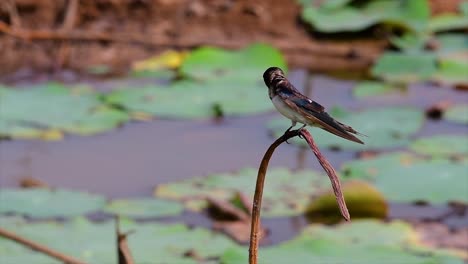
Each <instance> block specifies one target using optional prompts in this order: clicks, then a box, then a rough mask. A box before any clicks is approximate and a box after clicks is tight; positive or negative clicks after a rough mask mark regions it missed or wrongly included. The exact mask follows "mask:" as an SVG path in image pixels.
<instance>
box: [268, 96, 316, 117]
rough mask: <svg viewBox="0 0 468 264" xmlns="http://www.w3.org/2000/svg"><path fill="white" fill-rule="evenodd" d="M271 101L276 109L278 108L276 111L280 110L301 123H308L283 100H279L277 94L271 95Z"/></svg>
mask: <svg viewBox="0 0 468 264" xmlns="http://www.w3.org/2000/svg"><path fill="white" fill-rule="evenodd" d="M271 101H272V102H273V105H274V106H275V108H276V110H278V112H280V113H281V114H282V115H283V116H285V117H287V118H289V119H291V120H292V121H295V122H299V123H302V124H307V123H308V122H307V120H306V119H305V118H304V117H303V116H302V115H300V114H299V113H296V112H295V111H293V110H292V109H291V108H290V107H289V106H288V105H287V104H285V103H284V102H283V100H281V98H280V97H279V96H275V97H273V98H272V99H271Z"/></svg>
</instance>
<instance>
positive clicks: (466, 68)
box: [432, 56, 468, 85]
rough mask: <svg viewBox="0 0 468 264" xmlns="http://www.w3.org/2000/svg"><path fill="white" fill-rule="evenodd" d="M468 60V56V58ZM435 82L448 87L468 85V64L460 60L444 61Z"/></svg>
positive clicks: (440, 63)
mask: <svg viewBox="0 0 468 264" xmlns="http://www.w3.org/2000/svg"><path fill="white" fill-rule="evenodd" d="M466 58H467V59H468V56H467V57H466ZM438 64H439V68H438V70H437V71H436V72H435V73H434V76H433V77H432V79H433V80H435V81H438V82H441V83H444V84H447V85H468V62H466V61H459V60H458V59H450V60H449V59H442V60H439V62H438Z"/></svg>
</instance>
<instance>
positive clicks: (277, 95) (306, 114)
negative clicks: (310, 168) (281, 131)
mask: <svg viewBox="0 0 468 264" xmlns="http://www.w3.org/2000/svg"><path fill="white" fill-rule="evenodd" d="M263 81H264V82H265V85H266V86H267V87H268V95H269V97H270V99H271V101H272V103H273V105H274V106H275V108H276V110H278V112H280V113H281V114H282V115H283V116H285V117H287V118H288V119H290V120H291V126H290V127H289V128H288V129H287V130H286V132H285V133H287V132H289V131H290V130H291V129H292V128H293V127H295V126H296V124H297V123H301V124H303V126H302V127H301V128H300V129H302V128H304V127H306V126H313V127H319V128H321V129H324V130H325V131H328V132H330V133H332V134H334V135H336V136H339V137H342V138H344V139H347V140H350V141H353V142H356V143H359V144H364V142H363V141H361V140H360V139H359V138H357V137H356V136H355V135H363V134H361V133H359V132H357V131H356V130H354V129H353V128H352V127H350V126H348V125H345V124H343V123H340V122H338V121H337V120H335V119H334V118H333V117H331V116H330V115H329V114H328V113H327V112H325V107H323V106H322V105H320V104H319V103H317V102H315V101H313V100H311V99H310V98H308V97H307V96H305V95H303V94H301V93H300V92H299V91H298V90H297V89H296V87H294V85H292V84H291V83H290V82H289V81H288V79H286V77H285V76H284V72H283V70H281V69H280V68H278V67H270V68H268V69H267V70H266V71H265V73H263ZM363 136H364V135H363Z"/></svg>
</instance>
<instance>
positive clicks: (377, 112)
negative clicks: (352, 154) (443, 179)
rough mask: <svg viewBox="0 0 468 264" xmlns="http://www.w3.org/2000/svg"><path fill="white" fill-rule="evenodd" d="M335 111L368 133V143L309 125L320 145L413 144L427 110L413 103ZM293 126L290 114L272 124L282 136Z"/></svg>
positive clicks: (299, 141) (357, 147)
mask: <svg viewBox="0 0 468 264" xmlns="http://www.w3.org/2000/svg"><path fill="white" fill-rule="evenodd" d="M335 112H337V111H335V110H332V111H330V115H331V116H333V117H335V118H336V119H337V120H338V121H340V122H342V123H344V124H347V125H350V126H352V127H353V128H354V129H356V130H357V131H359V132H361V133H363V134H365V135H367V136H368V137H363V138H362V139H363V141H364V143H365V145H361V144H357V143H354V142H351V141H348V140H345V139H342V138H340V137H337V136H335V135H333V134H330V133H328V132H326V131H324V130H322V129H318V128H309V130H310V132H311V134H312V136H313V137H314V139H315V141H316V142H317V145H318V146H320V147H329V148H331V147H336V148H340V149H345V150H364V149H381V148H389V147H401V146H405V145H407V144H409V136H411V135H412V134H414V133H416V132H417V131H418V130H419V129H420V128H421V126H422V124H423V122H424V113H423V112H422V111H420V110H417V109H414V108H409V107H381V108H376V109H367V110H365V111H361V112H354V113H352V112H344V111H342V110H340V113H335ZM395 124H398V126H395ZM289 126H290V121H289V120H288V119H286V118H279V119H274V120H272V121H271V122H270V123H269V124H268V127H269V128H270V129H271V130H272V131H273V133H274V136H275V137H279V136H281V135H282V134H283V133H284V131H285V130H286V129H287V128H288V127H289ZM292 142H293V143H295V144H299V145H301V146H307V143H306V142H305V141H304V140H302V139H299V138H294V139H293V140H292Z"/></svg>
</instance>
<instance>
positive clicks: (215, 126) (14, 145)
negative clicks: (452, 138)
mask: <svg viewBox="0 0 468 264" xmlns="http://www.w3.org/2000/svg"><path fill="white" fill-rule="evenodd" d="M289 78H290V80H291V82H292V83H294V84H295V85H296V86H297V87H298V88H299V87H307V89H306V91H305V92H306V93H308V94H309V95H312V97H313V98H314V99H315V100H317V101H318V102H319V103H321V104H322V105H324V106H325V107H326V108H328V109H330V108H331V107H332V106H337V105H339V106H342V107H344V108H347V109H356V110H359V109H364V108H367V107H380V106H389V105H391V106H395V105H401V106H403V105H412V106H417V107H420V108H423V109H427V108H428V107H430V106H432V105H434V104H435V103H438V102H440V101H450V102H467V101H468V94H467V93H465V92H460V91H456V90H454V89H450V88H448V87H437V86H432V85H430V84H417V85H412V86H411V87H409V89H408V91H407V92H405V93H403V94H399V95H391V96H382V97H371V98H369V99H361V100H359V101H358V100H356V99H353V97H352V94H351V93H352V91H351V89H352V87H353V85H354V83H355V82H354V81H352V80H349V81H344V80H336V79H333V78H331V77H327V76H323V75H314V76H312V77H307V74H306V72H305V71H303V70H294V71H292V72H291V73H290V75H289ZM112 82H115V81H112ZM93 83H95V82H93ZM110 84H112V83H110V82H109V81H108V82H106V81H103V82H97V85H98V86H100V87H101V88H102V89H107V87H109V85H110ZM134 85H138V81H135V83H134ZM265 100H267V91H266V89H265ZM278 115H279V114H277V113H275V112H271V113H267V114H259V115H253V116H247V117H229V118H225V119H223V120H221V121H213V120H202V121H188V120H186V121H174V120H155V121H151V122H131V123H128V124H125V125H124V126H123V127H120V128H119V129H117V130H114V131H112V132H109V133H105V134H101V135H98V136H91V137H79V136H71V135H68V136H67V137H66V138H65V140H62V141H58V142H44V141H33V140H31V141H18V140H15V141H2V142H0V186H1V187H10V186H18V183H19V181H20V180H21V179H22V178H24V177H34V178H36V179H39V180H41V181H43V182H46V183H47V184H48V185H50V186H54V187H62V188H71V189H77V190H86V191H90V192H95V193H100V194H104V195H106V196H107V197H110V198H114V197H137V196H138V197H141V196H150V195H152V192H153V188H154V187H155V186H156V185H158V184H161V183H166V182H171V181H176V180H182V179H187V178H190V177H193V176H203V175H207V174H212V173H219V172H227V171H236V170H238V169H239V168H244V167H257V166H258V164H259V162H260V160H261V158H262V156H263V154H264V152H265V150H266V148H267V147H268V146H269V145H270V144H271V143H272V141H273V138H272V137H271V135H269V133H268V131H267V129H266V123H267V122H268V120H270V119H271V118H272V117H274V116H278ZM395 126H398V124H395ZM285 129H286V127H285ZM314 129H316V128H313V129H311V130H310V131H311V133H312V135H313V132H314ZM357 129H358V130H359V128H357ZM467 131H468V130H467V127H466V126H463V125H457V124H451V123H449V122H445V121H441V120H428V121H427V122H426V123H425V125H424V127H423V128H422V129H421V130H420V132H419V134H418V136H420V135H433V134H437V133H457V134H462V133H466V132H467ZM362 132H363V133H364V134H365V131H362ZM369 136H372V135H369ZM323 154H324V155H325V156H326V157H327V158H328V159H329V160H330V161H331V163H332V164H333V165H334V166H335V168H337V169H338V168H340V166H341V164H342V163H343V162H345V161H348V160H351V159H353V158H355V157H356V156H357V153H356V152H350V151H332V150H326V149H323ZM270 166H271V167H275V166H284V167H288V168H291V169H293V170H298V169H302V168H314V169H317V170H322V169H321V167H320V165H319V164H318V162H317V161H316V159H315V156H314V155H313V154H312V153H311V152H310V151H309V150H304V149H300V148H298V147H296V146H294V145H287V144H283V145H282V146H281V147H279V148H278V150H277V151H276V152H275V154H274V156H273V158H272V160H271V163H270ZM267 181H268V177H267ZM254 182H255V179H252V184H254ZM265 192H268V190H265ZM447 212H450V209H449V207H445V206H440V207H434V206H422V207H421V206H413V205H397V204H393V205H392V206H391V210H390V217H391V218H394V217H402V218H407V219H411V218H417V219H425V218H434V216H441V217H443V216H444V215H446V214H447ZM444 219H445V218H444ZM175 220H182V221H184V222H186V223H189V224H193V225H202V226H210V221H209V220H208V218H207V217H205V216H202V215H199V214H194V213H185V214H183V215H182V216H180V217H177V218H169V219H166V220H165V221H175ZM446 220H447V223H452V224H451V225H452V226H454V227H460V226H468V214H466V212H465V214H464V215H462V216H450V217H446ZM461 223H465V224H461ZM264 224H265V225H266V226H267V227H273V226H274V228H272V229H270V230H273V232H272V234H271V236H270V237H269V241H266V243H273V242H278V241H282V240H285V239H287V238H290V237H292V236H293V235H294V234H296V233H297V232H298V231H299V230H300V229H301V228H302V227H303V226H304V225H306V221H305V219H304V218H302V217H296V218H289V219H268V220H265V221H264Z"/></svg>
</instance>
